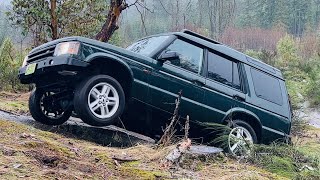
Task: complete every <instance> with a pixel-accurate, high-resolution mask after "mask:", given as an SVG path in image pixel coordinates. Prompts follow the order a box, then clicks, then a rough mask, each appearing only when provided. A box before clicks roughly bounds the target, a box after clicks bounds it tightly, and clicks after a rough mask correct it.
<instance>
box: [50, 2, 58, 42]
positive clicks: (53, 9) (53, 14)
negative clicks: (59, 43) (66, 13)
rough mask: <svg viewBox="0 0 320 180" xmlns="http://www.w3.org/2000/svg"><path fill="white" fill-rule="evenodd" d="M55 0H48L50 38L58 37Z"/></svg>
mask: <svg viewBox="0 0 320 180" xmlns="http://www.w3.org/2000/svg"><path fill="white" fill-rule="evenodd" d="M56 9H57V0H50V15H51V32H52V40H55V39H58V18H57V13H56Z"/></svg>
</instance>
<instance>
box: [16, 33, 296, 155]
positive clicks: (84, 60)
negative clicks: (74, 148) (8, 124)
mask: <svg viewBox="0 0 320 180" xmlns="http://www.w3.org/2000/svg"><path fill="white" fill-rule="evenodd" d="M19 78H20V80H21V82H22V83H24V84H29V83H35V85H36V89H35V90H34V91H33V92H32V94H31V96H30V103H29V104H30V105H29V106H30V112H31V114H32V116H33V117H34V119H35V120H37V121H40V122H42V123H45V124H51V125H57V124H61V123H63V122H65V121H66V120H67V119H68V118H69V117H70V115H71V112H72V111H75V113H76V114H77V115H78V116H79V117H80V118H81V119H82V120H83V121H84V122H86V123H88V124H91V125H95V126H104V125H110V124H113V123H115V122H116V121H117V119H118V117H119V116H121V114H122V113H123V112H124V111H125V105H126V104H128V102H129V101H131V100H133V101H138V102H142V103H144V104H146V105H148V106H149V107H152V108H156V109H160V110H162V111H165V112H172V111H173V106H170V105H168V104H170V103H173V102H175V99H176V98H177V96H178V95H177V94H178V92H179V91H182V101H181V107H180V114H181V115H182V116H183V117H185V116H186V115H189V116H190V119H191V120H193V121H198V122H213V123H220V124H227V123H228V122H229V121H230V120H234V121H235V122H236V124H238V126H239V127H243V129H236V130H235V134H234V135H235V137H240V136H245V137H244V138H245V139H249V140H250V141H253V142H254V143H266V142H270V141H273V140H275V139H278V138H283V137H287V136H288V135H289V134H290V128H291V109H290V103H289V99H288V94H287V90H286V86H285V81H284V78H283V76H282V74H281V72H280V71H279V70H278V69H276V68H274V67H271V66H269V65H267V64H265V63H263V62H261V61H258V60H255V59H253V58H251V57H249V56H247V55H245V54H243V53H240V52H238V51H236V50H234V49H232V48H230V47H227V46H225V45H223V44H221V43H219V42H216V41H214V40H211V39H208V38H205V37H203V36H201V35H199V34H196V33H194V32H191V31H188V30H184V31H182V32H174V33H166V34H160V35H154V36H150V37H146V38H144V39H141V40H139V41H138V42H136V43H134V44H133V45H131V46H129V47H128V48H127V49H122V48H119V47H115V46H113V45H110V44H107V43H102V42H99V41H96V40H91V39H87V38H83V37H68V38H62V39H59V40H55V41H51V42H49V43H46V44H44V45H41V46H39V47H37V48H35V49H33V50H32V51H31V52H30V54H29V55H28V57H27V58H26V60H25V63H24V65H23V67H21V68H20V70H19ZM128 108H129V109H130V106H129V107H128ZM141 126H143V124H141ZM146 128H148V127H146ZM235 147H236V146H234V147H233V146H232V147H231V146H230V148H231V149H232V148H235Z"/></svg>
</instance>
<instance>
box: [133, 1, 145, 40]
mask: <svg viewBox="0 0 320 180" xmlns="http://www.w3.org/2000/svg"><path fill="white" fill-rule="evenodd" d="M134 6H135V7H136V9H137V11H138V12H139V14H140V18H141V22H142V26H143V28H144V32H145V34H146V35H147V34H148V33H147V28H146V24H145V23H144V17H143V15H142V12H141V11H140V9H139V8H138V6H137V5H136V4H135V5H134Z"/></svg>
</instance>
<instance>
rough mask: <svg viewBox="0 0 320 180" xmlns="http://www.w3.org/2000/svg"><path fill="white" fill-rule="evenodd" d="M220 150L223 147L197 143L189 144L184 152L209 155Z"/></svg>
mask: <svg viewBox="0 0 320 180" xmlns="http://www.w3.org/2000/svg"><path fill="white" fill-rule="evenodd" d="M222 151H223V149H221V148H217V147H212V146H204V145H199V146H191V147H190V148H189V149H188V150H187V151H186V153H187V154H195V155H211V154H217V153H220V152H222Z"/></svg>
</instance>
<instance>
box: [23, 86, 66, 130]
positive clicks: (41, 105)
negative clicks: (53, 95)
mask: <svg viewBox="0 0 320 180" xmlns="http://www.w3.org/2000/svg"><path fill="white" fill-rule="evenodd" d="M48 94H49V92H45V91H43V90H41V89H37V88H36V89H34V90H33V91H32V92H31V95H30V98H29V110H30V113H31V116H32V117H33V118H34V120H36V121H38V122H40V123H42V124H46V125H61V124H63V123H64V122H66V121H67V120H68V119H69V118H70V116H71V113H72V108H68V109H67V110H63V108H61V107H60V105H59V104H58V103H55V102H54V101H51V100H50V97H49V96H48ZM44 101H49V103H45V102H44Z"/></svg>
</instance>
